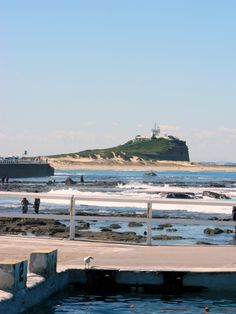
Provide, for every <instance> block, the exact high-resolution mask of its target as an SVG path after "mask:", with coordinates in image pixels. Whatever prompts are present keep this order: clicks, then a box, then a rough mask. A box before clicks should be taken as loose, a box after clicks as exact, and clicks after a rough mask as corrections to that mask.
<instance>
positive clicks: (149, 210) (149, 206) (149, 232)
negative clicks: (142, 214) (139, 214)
mask: <svg viewBox="0 0 236 314" xmlns="http://www.w3.org/2000/svg"><path fill="white" fill-rule="evenodd" d="M147 245H152V202H150V201H149V202H148V203H147Z"/></svg>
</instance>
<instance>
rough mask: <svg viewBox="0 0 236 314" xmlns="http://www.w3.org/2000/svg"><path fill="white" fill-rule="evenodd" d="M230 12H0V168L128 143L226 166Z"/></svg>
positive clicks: (208, 8)
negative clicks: (141, 141) (159, 144)
mask: <svg viewBox="0 0 236 314" xmlns="http://www.w3.org/2000/svg"><path fill="white" fill-rule="evenodd" d="M235 14H236V1H234V0H221V1H219V0H162V1H161V0H142V1H141V0H83V1H82V0H68V1H64V0H63V1H62V0H50V1H49V0H40V1H32V0H21V1H19V0H11V1H8V0H2V1H0V109H1V111H0V147H1V150H0V156H12V155H15V156H16V155H18V156H21V155H22V154H23V152H24V151H25V150H27V151H28V155H30V156H38V155H51V154H59V153H72V152H79V151H81V150H85V149H93V148H107V147H112V146H116V145H119V144H123V143H125V142H127V141H128V140H130V139H132V138H134V137H135V136H136V135H137V134H143V135H151V128H152V127H153V126H154V123H157V125H159V126H160V128H161V132H162V133H163V134H169V135H173V136H177V137H179V138H180V139H182V140H184V141H186V143H187V145H188V147H189V154H190V159H191V161H195V162H198V161H216V162H217V161H218V162H219V161H228V162H236V123H235V120H236V119H235V118H236V93H235V87H236V18H235Z"/></svg>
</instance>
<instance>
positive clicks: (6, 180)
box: [1, 176, 9, 184]
mask: <svg viewBox="0 0 236 314" xmlns="http://www.w3.org/2000/svg"><path fill="white" fill-rule="evenodd" d="M8 181H9V177H8V176H3V177H2V178H1V182H2V184H4V183H5V182H6V183H8Z"/></svg>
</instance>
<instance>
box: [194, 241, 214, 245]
mask: <svg viewBox="0 0 236 314" xmlns="http://www.w3.org/2000/svg"><path fill="white" fill-rule="evenodd" d="M196 244H197V245H213V243H210V242H205V241H197V242H196Z"/></svg>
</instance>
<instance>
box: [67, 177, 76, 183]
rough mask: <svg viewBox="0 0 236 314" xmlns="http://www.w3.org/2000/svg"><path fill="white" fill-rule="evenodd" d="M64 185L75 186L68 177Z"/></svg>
mask: <svg viewBox="0 0 236 314" xmlns="http://www.w3.org/2000/svg"><path fill="white" fill-rule="evenodd" d="M65 184H66V185H73V184H76V182H75V181H74V180H72V179H71V178H70V177H68V178H66V180H65Z"/></svg>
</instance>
